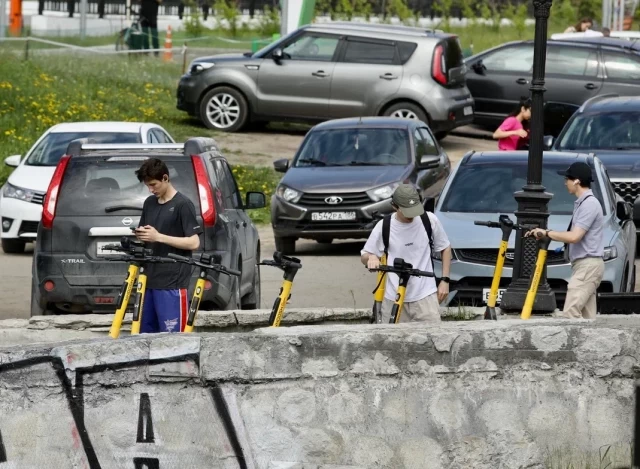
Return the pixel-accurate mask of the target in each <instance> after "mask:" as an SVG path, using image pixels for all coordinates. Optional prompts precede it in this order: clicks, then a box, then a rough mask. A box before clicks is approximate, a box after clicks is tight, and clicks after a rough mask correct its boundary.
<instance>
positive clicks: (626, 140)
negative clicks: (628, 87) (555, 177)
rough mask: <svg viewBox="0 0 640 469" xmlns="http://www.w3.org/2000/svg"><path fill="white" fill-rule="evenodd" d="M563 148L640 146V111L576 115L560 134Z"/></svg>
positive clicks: (590, 148)
mask: <svg viewBox="0 0 640 469" xmlns="http://www.w3.org/2000/svg"><path fill="white" fill-rule="evenodd" d="M557 148H558V149H559V150H569V151H571V150H609V149H614V150H616V149H620V150H633V149H640V112H638V111H636V112H633V111H627V112H599V113H595V112H592V113H585V114H579V115H576V116H575V118H574V119H573V120H572V121H571V123H570V124H568V128H567V130H566V132H564V133H563V135H562V136H561V138H560V141H559V142H558V145H557Z"/></svg>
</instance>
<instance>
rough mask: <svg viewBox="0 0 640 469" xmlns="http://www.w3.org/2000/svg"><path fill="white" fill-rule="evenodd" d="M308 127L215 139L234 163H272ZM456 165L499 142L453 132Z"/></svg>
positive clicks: (448, 147)
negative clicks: (470, 153) (474, 151)
mask: <svg viewBox="0 0 640 469" xmlns="http://www.w3.org/2000/svg"><path fill="white" fill-rule="evenodd" d="M307 131H308V129H307V128H300V129H298V128H296V129H291V130H282V129H273V130H272V129H271V128H269V127H268V128H266V129H265V130H261V131H256V132H242V133H216V134H215V136H214V138H215V139H216V141H217V142H218V144H219V145H220V149H221V150H222V153H223V154H224V156H225V157H226V158H227V159H228V160H229V162H230V163H231V164H250V165H257V166H271V164H272V163H273V161H274V160H277V159H280V158H289V159H291V158H293V156H294V155H295V153H296V151H297V150H298V147H299V146H300V143H302V140H303V139H304V136H305V135H306V133H307ZM441 143H442V146H443V147H444V149H445V151H446V152H447V155H449V159H450V160H451V163H452V164H455V163H457V162H458V161H459V160H460V159H461V158H462V157H463V156H464V154H465V153H467V152H468V151H470V150H476V151H487V150H497V147H498V146H497V143H496V142H493V141H490V140H486V139H482V138H470V137H467V136H460V135H449V136H448V137H447V138H445V139H444V140H443V141H442V142H441Z"/></svg>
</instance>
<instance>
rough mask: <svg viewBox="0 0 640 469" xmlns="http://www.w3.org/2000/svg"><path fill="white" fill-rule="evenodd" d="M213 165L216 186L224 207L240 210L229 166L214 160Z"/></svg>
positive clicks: (221, 161) (236, 190)
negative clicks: (220, 192) (220, 193)
mask: <svg viewBox="0 0 640 469" xmlns="http://www.w3.org/2000/svg"><path fill="white" fill-rule="evenodd" d="M213 164H214V168H215V170H216V178H217V180H218V186H219V189H220V190H221V191H222V199H223V200H224V207H225V208H226V209H229V210H232V209H237V208H240V205H239V194H238V189H237V187H236V184H235V181H234V179H233V176H232V174H231V171H230V170H229V166H228V165H227V164H226V163H225V162H224V161H223V160H220V159H216V160H214V162H213Z"/></svg>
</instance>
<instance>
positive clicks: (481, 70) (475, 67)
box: [471, 60, 487, 75]
mask: <svg viewBox="0 0 640 469" xmlns="http://www.w3.org/2000/svg"><path fill="white" fill-rule="evenodd" d="M471 69H472V70H473V71H474V72H476V73H477V74H478V75H484V72H485V70H486V69H487V67H485V66H484V64H483V63H482V60H479V61H478V62H476V63H474V64H473V65H472V66H471Z"/></svg>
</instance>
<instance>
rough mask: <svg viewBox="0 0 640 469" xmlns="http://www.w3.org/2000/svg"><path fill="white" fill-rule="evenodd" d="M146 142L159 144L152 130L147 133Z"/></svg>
mask: <svg viewBox="0 0 640 469" xmlns="http://www.w3.org/2000/svg"><path fill="white" fill-rule="evenodd" d="M147 140H148V142H149V143H160V141H159V140H158V137H157V136H156V133H155V132H154V131H153V130H150V131H149V132H147Z"/></svg>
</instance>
